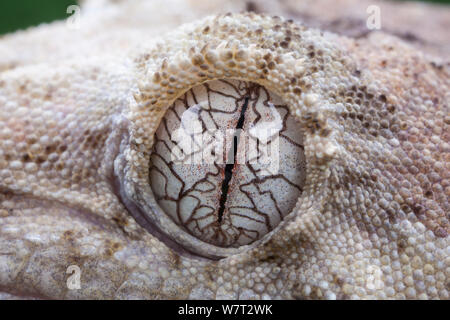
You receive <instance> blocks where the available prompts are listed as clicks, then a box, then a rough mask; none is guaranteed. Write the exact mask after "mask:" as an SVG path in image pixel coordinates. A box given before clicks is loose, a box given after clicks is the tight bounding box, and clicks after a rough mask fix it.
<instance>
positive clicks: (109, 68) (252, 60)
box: [0, 7, 450, 299]
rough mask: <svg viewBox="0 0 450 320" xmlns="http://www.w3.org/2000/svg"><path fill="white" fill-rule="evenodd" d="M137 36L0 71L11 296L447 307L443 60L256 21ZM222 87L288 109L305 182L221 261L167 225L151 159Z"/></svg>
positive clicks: (3, 285) (0, 236)
mask: <svg viewBox="0 0 450 320" xmlns="http://www.w3.org/2000/svg"><path fill="white" fill-rule="evenodd" d="M236 8H237V7H236ZM198 14H199V15H200V13H198ZM447 14H448V11H447ZM194 15H195V14H194ZM105 19H106V18H105ZM48 28H49V29H45V28H44V29H43V31H42V32H51V30H52V29H51V28H54V30H55V32H62V31H61V30H60V29H62V28H63V26H62V25H55V26H50V27H48ZM58 28H59V29H58ZM58 30H59V31H58ZM21 36H22V37H25V38H26V37H27V35H26V34H25V35H17V37H18V38H20V37H21ZM141 36H142V34H140V35H136V39H129V42H128V43H127V45H129V44H130V43H134V44H136V45H137V43H139V44H140V45H139V46H137V47H133V48H128V47H127V46H126V47H127V49H126V50H119V48H122V49H124V48H125V47H123V44H117V43H116V44H110V46H111V47H110V48H115V49H116V50H109V51H108V52H106V53H102V50H101V48H99V47H101V46H99V47H93V48H92V52H93V54H92V55H90V56H89V57H86V56H81V55H77V54H73V56H72V58H70V57H69V58H67V57H66V56H67V52H68V51H64V50H62V51H60V52H59V53H55V55H54V57H55V59H54V61H51V60H45V59H41V57H38V58H36V60H35V61H32V60H33V59H31V58H30V56H27V55H25V56H22V58H23V59H18V60H17V61H16V62H15V63H14V64H12V65H11V64H8V63H7V62H4V61H9V60H8V59H7V58H6V59H5V60H4V61H3V62H2V66H3V69H4V70H5V71H3V72H2V73H0V291H1V292H2V293H1V295H0V296H1V297H3V298H10V297H26V298H33V297H38V298H66V299H74V298H121V299H130V298H144V299H155V298H168V299H174V298H175V299H177V298H178V299H183V298H185V299H186V298H189V299H195V298H204V299H214V298H216V299H221V298H230V299H237V298H240V299H248V298H283V299H291V298H312V299H317V298H325V299H335V298H337V299H348V298H350V299H358V298H360V299H370V298H378V299H385V298H394V299H403V298H410V299H414V298H420V299H448V298H449V293H448V289H449V282H448V279H449V273H450V257H449V244H450V242H449V237H448V233H449V231H450V227H449V218H448V213H449V209H450V208H449V202H448V199H449V196H450V185H449V176H450V175H449V171H450V170H449V162H450V146H449V140H450V139H449V128H448V127H449V124H450V117H449V112H448V111H449V110H448V103H449V96H448V92H449V68H448V64H445V63H443V62H436V61H438V60H436V61H434V60H432V58H431V57H427V56H425V55H424V54H423V53H422V52H421V51H420V50H417V49H416V48H414V47H412V46H410V45H408V44H406V43H404V42H402V41H401V40H399V39H398V38H395V37H393V36H390V35H388V34H385V33H375V34H373V35H370V36H367V37H361V38H359V39H351V38H346V37H342V36H338V35H335V34H328V33H327V34H325V35H324V34H322V33H321V32H320V31H318V30H315V29H309V28H307V27H305V26H300V25H298V24H296V23H295V22H290V21H286V20H284V19H283V18H278V17H273V18H272V17H268V16H264V15H257V14H253V13H251V14H230V15H218V16H212V17H208V18H204V19H201V20H198V21H196V22H194V23H191V24H187V25H183V26H182V27H180V28H177V29H175V30H174V31H173V32H171V33H169V34H166V35H164V36H163V37H162V38H160V39H154V38H152V39H151V41H149V43H144V44H142V43H141V42H140V41H139V40H140V39H141V38H140V37H141ZM2 41H11V42H14V41H16V40H14V36H12V38H7V39H4V40H2ZM17 41H19V42H20V41H25V42H26V41H28V40H26V39H25V40H24V38H22V40H20V39H19V40H17ZM134 41H136V42H134ZM25 46H26V45H25ZM75 46H76V45H75ZM83 48H85V50H86V51H87V48H86V47H83ZM443 50H444V49H443ZM444 51H445V50H444ZM69 56H70V54H69ZM441 58H442V59H443V60H444V61H445V59H446V58H447V57H446V55H445V54H444V55H443V57H441ZM36 62H40V63H36ZM8 69H11V70H8ZM223 78H237V79H243V80H247V81H252V82H256V83H259V84H261V85H263V86H265V87H266V88H268V89H269V90H271V91H273V92H275V93H276V94H278V95H279V96H280V97H281V98H282V99H283V100H284V101H285V102H286V104H287V105H288V106H289V108H290V110H291V112H292V114H294V115H295V116H296V117H298V120H299V125H300V126H301V128H302V130H304V132H305V140H304V145H305V155H306V162H307V176H306V182H305V187H304V190H303V193H302V194H301V196H300V198H299V200H298V204H297V206H296V208H295V209H294V210H293V212H292V213H291V214H289V216H288V217H287V218H286V219H285V220H284V221H283V222H282V223H281V224H280V225H279V226H278V227H277V228H276V229H275V230H274V231H273V232H271V233H270V234H268V235H266V236H265V237H264V238H263V239H262V240H261V241H256V242H255V243H253V244H251V245H249V246H246V247H243V248H241V249H239V250H237V251H233V250H230V251H225V252H224V251H221V252H220V254H218V253H217V251H215V248H214V247H211V245H209V246H208V245H206V244H204V243H201V242H200V241H198V240H197V241H196V239H192V238H189V237H187V236H186V235H184V234H183V233H181V232H180V231H179V229H177V228H176V227H175V226H174V225H173V224H169V223H166V222H164V221H165V220H164V218H163V217H164V214H163V213H162V211H161V210H160V209H159V207H157V206H156V204H155V201H154V199H153V196H152V193H151V190H150V187H149V182H148V169H149V168H148V164H149V158H150V151H151V147H152V143H153V135H154V132H155V130H156V128H157V127H158V124H159V120H160V119H161V117H162V116H163V115H164V112H165V110H166V109H167V108H168V107H169V106H170V104H171V102H172V101H173V100H174V99H175V98H177V97H178V96H180V95H181V94H182V93H183V92H185V91H186V90H188V89H189V88H191V87H192V86H195V85H197V84H200V83H202V82H204V81H207V80H211V79H223ZM148 217H150V218H148ZM163 220H164V221H163ZM137 221H138V222H137ZM152 221H153V224H152ZM155 221H156V222H155ZM158 221H159V222H158ZM161 221H162V222H161ZM155 224H156V225H158V224H159V228H156V227H155ZM220 255H224V256H225V257H224V258H221V259H218V256H220ZM208 257H209V258H208ZM211 257H214V258H211ZM71 265H77V266H79V268H80V269H81V272H82V273H81V289H79V290H70V289H68V287H67V285H66V280H67V277H68V274H67V273H66V270H67V268H68V267H69V266H71Z"/></svg>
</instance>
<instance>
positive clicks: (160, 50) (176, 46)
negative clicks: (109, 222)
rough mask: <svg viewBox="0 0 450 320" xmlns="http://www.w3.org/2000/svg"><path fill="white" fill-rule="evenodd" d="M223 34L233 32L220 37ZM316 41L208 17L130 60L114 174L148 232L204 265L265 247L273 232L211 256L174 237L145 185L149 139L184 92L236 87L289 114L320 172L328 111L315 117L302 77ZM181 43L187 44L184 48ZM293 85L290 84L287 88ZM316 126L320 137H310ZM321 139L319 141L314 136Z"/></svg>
mask: <svg viewBox="0 0 450 320" xmlns="http://www.w3.org/2000/svg"><path fill="white" fill-rule="evenodd" d="M233 24H234V25H237V26H239V25H242V26H245V28H241V29H239V28H237V29H238V30H239V31H236V29H235V28H233V27H231V25H233ZM275 25H278V26H280V27H279V28H277V32H278V33H280V34H284V37H285V38H289V39H291V40H290V42H289V43H287V44H286V43H284V44H283V45H280V43H279V42H278V40H277V39H278V38H277V37H275V36H273V37H266V36H264V33H271V34H272V33H273V32H274V31H273V28H274V26H275ZM231 28H233V30H235V31H234V32H233V33H232V34H231V33H229V34H227V33H226V32H227V30H228V29H230V30H231ZM205 29H207V30H208V31H207V32H206V33H204V32H203V31H204V30H205ZM303 31H304V32H303ZM193 34H194V35H196V36H195V37H193V36H192V35H193ZM319 36H320V35H319V33H318V31H310V30H307V31H305V30H303V29H302V28H301V27H298V26H297V25H295V24H294V23H290V22H284V23H281V25H280V21H279V19H272V18H269V17H261V18H260V19H255V17H254V15H252V16H251V17H250V16H249V15H245V14H244V15H232V16H231V17H230V16H218V17H209V18H206V19H204V20H203V21H200V22H197V23H194V24H191V25H187V26H184V27H183V29H180V30H178V31H176V32H174V33H173V34H170V35H167V37H166V38H165V41H164V42H161V43H160V44H158V45H156V46H155V49H153V50H150V51H148V52H146V53H145V54H143V55H142V56H140V57H138V58H137V59H136V67H137V70H138V72H139V74H140V76H139V77H140V78H141V81H140V82H139V83H140V84H139V92H138V93H136V94H135V96H134V97H135V103H134V104H133V105H132V106H131V110H130V113H129V115H128V116H129V119H130V122H131V128H130V132H131V134H130V143H129V145H128V146H127V149H126V150H125V152H124V153H125V154H126V158H125V159H124V162H123V168H122V169H121V172H123V173H124V174H123V176H122V181H121V185H122V188H123V191H122V194H123V198H126V199H128V200H129V201H131V202H132V203H133V204H134V205H135V206H136V207H137V208H138V209H139V210H135V209H134V210H135V211H139V212H140V213H139V214H140V215H142V216H143V217H144V219H145V220H146V221H147V222H146V223H148V222H149V221H151V223H153V229H155V230H159V231H160V232H161V233H163V234H170V235H171V236H172V238H173V239H174V241H175V242H176V243H177V244H180V245H181V246H183V248H185V249H186V250H188V251H191V252H195V253H196V254H199V255H203V256H207V257H215V258H218V257H224V256H229V255H233V254H237V253H240V252H244V251H246V250H248V249H249V248H252V247H255V246H258V245H260V244H261V243H263V242H264V241H267V240H268V239H270V237H271V235H272V234H273V233H274V231H276V230H277V228H278V227H277V228H276V229H275V230H274V231H272V232H270V233H269V234H268V236H267V237H263V238H262V239H260V240H258V241H255V242H254V243H253V244H251V245H244V246H242V247H239V248H218V247H217V246H212V245H210V244H207V243H204V242H201V241H200V242H199V240H198V239H196V238H195V237H193V236H192V235H190V234H188V233H186V232H183V231H182V230H181V231H179V232H175V234H174V230H177V228H176V227H177V226H176V224H175V223H174V222H173V221H172V220H171V219H169V218H168V217H167V216H166V215H165V214H163V212H162V210H161V208H160V207H159V205H158V203H157V202H156V200H155V198H154V195H153V192H152V190H151V188H150V186H149V184H148V174H149V168H148V163H149V158H150V155H151V150H152V146H153V143H154V138H153V137H154V133H155V130H156V129H157V127H158V125H159V123H160V121H161V119H162V117H163V115H164V114H165V112H166V110H167V108H168V107H169V106H170V105H172V104H173V102H174V101H175V99H176V98H178V97H179V96H181V95H182V94H184V93H185V92H186V91H187V90H189V89H190V88H192V87H194V86H196V85H199V84H201V83H204V82H205V81H211V80H214V79H240V80H245V81H249V82H254V83H257V84H260V85H262V86H263V87H265V88H268V89H270V90H271V91H273V92H274V93H275V94H277V95H279V96H280V98H281V99H282V100H283V101H284V102H285V103H286V104H287V106H288V107H289V110H290V112H291V114H293V115H294V116H295V117H297V118H298V119H299V126H300V127H301V128H304V129H305V144H306V145H305V151H306V154H307V158H308V159H307V161H308V165H309V166H310V165H312V166H315V169H314V170H319V171H320V170H322V169H321V168H323V162H324V161H330V160H331V159H333V157H334V155H333V154H330V153H328V151H330V150H335V151H336V150H337V149H336V148H333V143H334V142H333V139H331V137H332V135H333V128H332V124H333V122H332V121H331V120H328V119H326V117H327V114H328V113H329V112H332V111H328V110H327V104H324V105H323V108H324V109H323V112H319V108H320V107H321V105H319V104H318V102H319V101H322V100H323V99H325V98H324V97H326V96H327V95H328V92H327V91H326V88H323V87H322V84H321V83H320V82H315V81H313V78H312V77H311V76H310V75H311V74H312V73H314V72H316V71H317V66H316V65H317V63H319V62H317V55H309V54H308V52H311V50H313V51H314V48H313V47H312V46H311V45H310V44H309V43H314V39H316V38H317V37H319ZM185 39H190V40H189V41H188V42H186V41H185ZM315 42H317V41H315ZM321 45H323V46H324V47H323V48H321V49H320V51H321V55H325V56H326V55H328V56H326V57H319V58H320V59H331V60H333V59H334V60H335V59H337V57H336V54H335V51H336V50H334V49H333V48H327V46H329V44H327V43H323V44H321ZM341 66H342V68H343V69H342V70H337V69H333V70H331V69H324V70H322V71H321V72H322V73H327V72H328V73H331V74H330V75H327V77H328V78H330V79H331V78H333V74H334V73H335V72H341V73H342V74H343V75H345V74H349V72H348V70H347V69H346V66H345V64H341ZM349 77H350V76H349ZM294 78H295V79H296V81H293V80H292V79H294ZM312 110H314V112H312ZM317 124H318V125H320V131H317V129H316V128H317V127H316V126H317ZM321 132H326V133H327V135H326V136H322V137H320V136H317V134H320V133H321ZM310 136H314V139H315V140H311V141H314V143H315V144H314V145H312V144H308V141H309V139H310ZM324 146H325V147H326V149H325V150H324V149H323V148H324ZM308 150H310V153H309V154H308ZM335 151H333V152H335ZM144 224H145V223H144Z"/></svg>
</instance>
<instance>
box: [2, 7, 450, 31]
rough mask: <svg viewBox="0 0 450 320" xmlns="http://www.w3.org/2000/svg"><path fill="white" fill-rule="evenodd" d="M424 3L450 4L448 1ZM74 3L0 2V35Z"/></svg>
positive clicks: (61, 15)
mask: <svg viewBox="0 0 450 320" xmlns="http://www.w3.org/2000/svg"><path fill="white" fill-rule="evenodd" d="M149 1H151V0H149ZM205 1H208V0H205ZM224 1H226V0H224ZM424 1H426V2H435V3H446V4H450V0H424ZM76 3H77V1H76V0H0V34H4V33H8V32H12V31H15V30H18V29H25V28H26V27H29V26H34V25H38V24H40V23H43V22H51V21H53V20H58V19H65V18H67V17H68V16H69V15H68V14H67V13H66V10H67V7H68V6H70V5H73V4H76Z"/></svg>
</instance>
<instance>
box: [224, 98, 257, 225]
mask: <svg viewBox="0 0 450 320" xmlns="http://www.w3.org/2000/svg"><path fill="white" fill-rule="evenodd" d="M248 100H249V97H246V98H245V101H244V105H243V106H242V109H241V114H240V116H239V120H238V123H237V125H236V131H235V134H234V139H233V147H232V148H231V149H230V152H229V154H228V159H233V162H232V163H227V164H226V166H225V177H224V179H223V181H222V194H221V196H220V207H219V212H218V215H217V222H218V223H222V220H223V212H224V211H225V203H226V202H227V196H228V188H229V184H230V181H231V178H232V176H233V169H234V165H235V164H236V155H237V148H238V143H239V132H240V131H238V130H240V129H242V127H243V126H244V121H245V112H246V111H247V106H248ZM236 132H238V134H237V135H236ZM231 156H232V158H230V157H231ZM227 162H228V161H227Z"/></svg>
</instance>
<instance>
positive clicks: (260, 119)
mask: <svg viewBox="0 0 450 320" xmlns="http://www.w3.org/2000/svg"><path fill="white" fill-rule="evenodd" d="M305 167H306V165H305V155H304V150H303V133H302V131H301V130H300V125H299V124H298V123H297V120H296V119H295V118H294V117H293V116H292V115H291V114H290V113H289V109H288V107H287V106H286V105H285V104H284V103H283V101H282V100H281V99H280V97H278V96H277V95H276V94H274V93H272V92H270V91H269V90H267V89H266V88H264V87H262V86H260V85H258V84H255V83H252V82H245V81H239V80H214V81H209V82H206V83H203V84H201V85H198V86H195V87H193V88H191V89H190V90H189V91H187V92H186V93H184V94H183V95H182V96H180V97H178V99H177V100H176V101H175V102H174V103H173V104H172V105H171V106H170V107H169V108H168V110H167V111H166V113H165V115H164V117H163V118H162V120H161V122H160V124H159V127H158V128H157V130H156V132H155V138H154V143H153V149H152V153H151V156H150V169H149V181H150V185H151V189H152V191H153V194H154V197H155V200H156V202H157V203H158V205H159V206H160V208H161V209H162V210H163V211H164V213H165V214H166V215H167V216H168V217H169V218H170V219H171V220H172V221H173V222H174V223H175V224H177V225H178V226H179V227H180V228H182V229H183V230H184V231H185V232H187V233H189V234H190V235H192V236H194V237H195V238H197V239H199V240H201V241H202V242H205V243H207V244H210V245H213V246H216V247H221V248H238V247H240V246H243V245H247V244H251V243H253V242H255V241H257V240H258V239H261V238H262V237H263V236H264V235H265V234H267V233H268V232H270V231H271V230H273V229H274V228H275V227H276V226H277V225H278V224H279V223H280V222H281V221H282V220H283V218H284V217H286V215H288V214H289V213H290V212H291V211H292V209H293V208H294V206H295V205H296V202H297V200H298V198H299V196H300V194H301V192H302V187H303V185H304V182H305V175H306V173H305V170H306V169H305Z"/></svg>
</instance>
